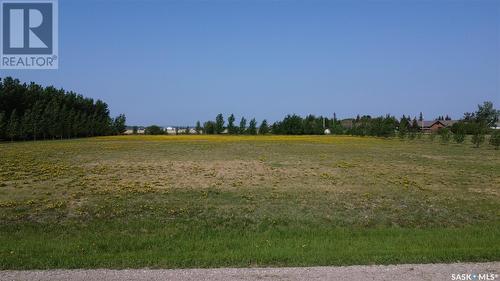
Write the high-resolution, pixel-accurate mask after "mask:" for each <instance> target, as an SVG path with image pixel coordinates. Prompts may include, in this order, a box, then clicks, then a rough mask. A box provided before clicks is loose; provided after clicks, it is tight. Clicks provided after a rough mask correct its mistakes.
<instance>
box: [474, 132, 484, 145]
mask: <svg viewBox="0 0 500 281" xmlns="http://www.w3.org/2000/svg"><path fill="white" fill-rule="evenodd" d="M483 142H484V133H483V132H477V133H475V134H474V135H472V143H473V144H474V145H475V146H476V147H479V145H481V144H482V143H483Z"/></svg>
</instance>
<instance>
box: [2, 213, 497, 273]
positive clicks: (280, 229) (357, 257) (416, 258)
mask: <svg viewBox="0 0 500 281" xmlns="http://www.w3.org/2000/svg"><path fill="white" fill-rule="evenodd" d="M0 233H1V234H0V238H1V239H2V244H1V245H0V265H1V266H0V268H2V269H35V268H36V269H48V268H103V267H105V268H142V267H150V268H188V267H192V268H193V267H255V266H318V265H351V264H395V263H432V262H459V261H462V262H463V261H477V262H480V261H492V260H498V259H499V258H500V254H499V253H500V247H499V245H500V238H499V237H500V231H499V227H498V225H496V226H476V227H465V228H460V229H457V228H430V229H404V228H368V229H360V228H330V227H320V226H317V227H314V228H290V227H287V226H276V225H274V226H270V225H269V226H267V227H266V229H265V230H259V231H246V230H245V229H244V228H226V229H224V228H223V229H221V228H213V229H212V228H210V227H209V226H203V225H189V224H171V225H165V224H162V223H158V222H152V221H134V222H129V223H127V224H122V223H116V222H103V221H99V222H97V221H94V222H92V223H90V224H85V225H64V226H57V225H23V226H21V227H19V226H18V227H15V228H10V227H8V228H7V229H6V228H4V229H2V231H1V232H0Z"/></svg>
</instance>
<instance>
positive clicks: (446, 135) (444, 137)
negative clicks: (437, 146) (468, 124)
mask: <svg viewBox="0 0 500 281" xmlns="http://www.w3.org/2000/svg"><path fill="white" fill-rule="evenodd" d="M439 136H440V137H441V142H442V143H448V142H449V141H450V138H451V132H450V129H448V128H443V129H441V130H439Z"/></svg>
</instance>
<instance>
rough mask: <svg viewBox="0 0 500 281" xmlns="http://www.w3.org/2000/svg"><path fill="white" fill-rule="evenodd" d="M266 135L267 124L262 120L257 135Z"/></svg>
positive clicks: (267, 130) (267, 131)
mask: <svg viewBox="0 0 500 281" xmlns="http://www.w3.org/2000/svg"><path fill="white" fill-rule="evenodd" d="M268 133H269V125H268V124H267V120H266V119H264V120H262V123H261V124H260V128H259V134H261V135H266V134H268Z"/></svg>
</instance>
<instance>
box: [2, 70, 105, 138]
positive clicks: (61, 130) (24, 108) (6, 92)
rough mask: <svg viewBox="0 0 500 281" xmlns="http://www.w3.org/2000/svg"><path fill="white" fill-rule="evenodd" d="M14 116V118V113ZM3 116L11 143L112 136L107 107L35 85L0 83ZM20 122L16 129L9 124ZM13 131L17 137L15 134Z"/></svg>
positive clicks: (5, 134) (78, 96) (16, 82)
mask: <svg viewBox="0 0 500 281" xmlns="http://www.w3.org/2000/svg"><path fill="white" fill-rule="evenodd" d="M14 110H16V111H15V114H14V115H12V112H13V111H14ZM0 112H3V113H4V120H3V124H4V129H3V133H2V132H0V138H1V137H8V136H7V132H6V130H7V127H8V124H9V123H10V124H11V125H12V126H10V129H11V130H10V132H9V133H10V134H9V135H11V136H12V135H13V134H14V135H15V136H14V137H8V138H10V139H34V140H36V139H38V138H40V137H42V138H62V137H73V136H75V137H85V136H91V135H105V134H110V133H113V130H112V119H111V118H110V117H109V109H108V106H107V104H106V103H104V102H102V101H100V100H97V101H96V102H94V100H93V99H89V98H84V97H83V96H81V95H77V94H75V93H73V92H65V91H64V90H62V89H59V90H58V89H56V88H54V87H51V86H49V87H45V88H43V87H41V86H40V85H37V84H35V83H30V84H26V83H24V84H21V83H20V82H19V80H17V79H13V78H11V77H6V78H5V79H2V80H0ZM11 116H12V118H14V119H16V118H17V125H15V126H14V124H13V123H12V122H10V121H11V120H10V119H11ZM7 118H8V119H7ZM14 127H17V128H15V129H16V130H15V131H16V133H14V131H13V130H12V129H13V128H14Z"/></svg>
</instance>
